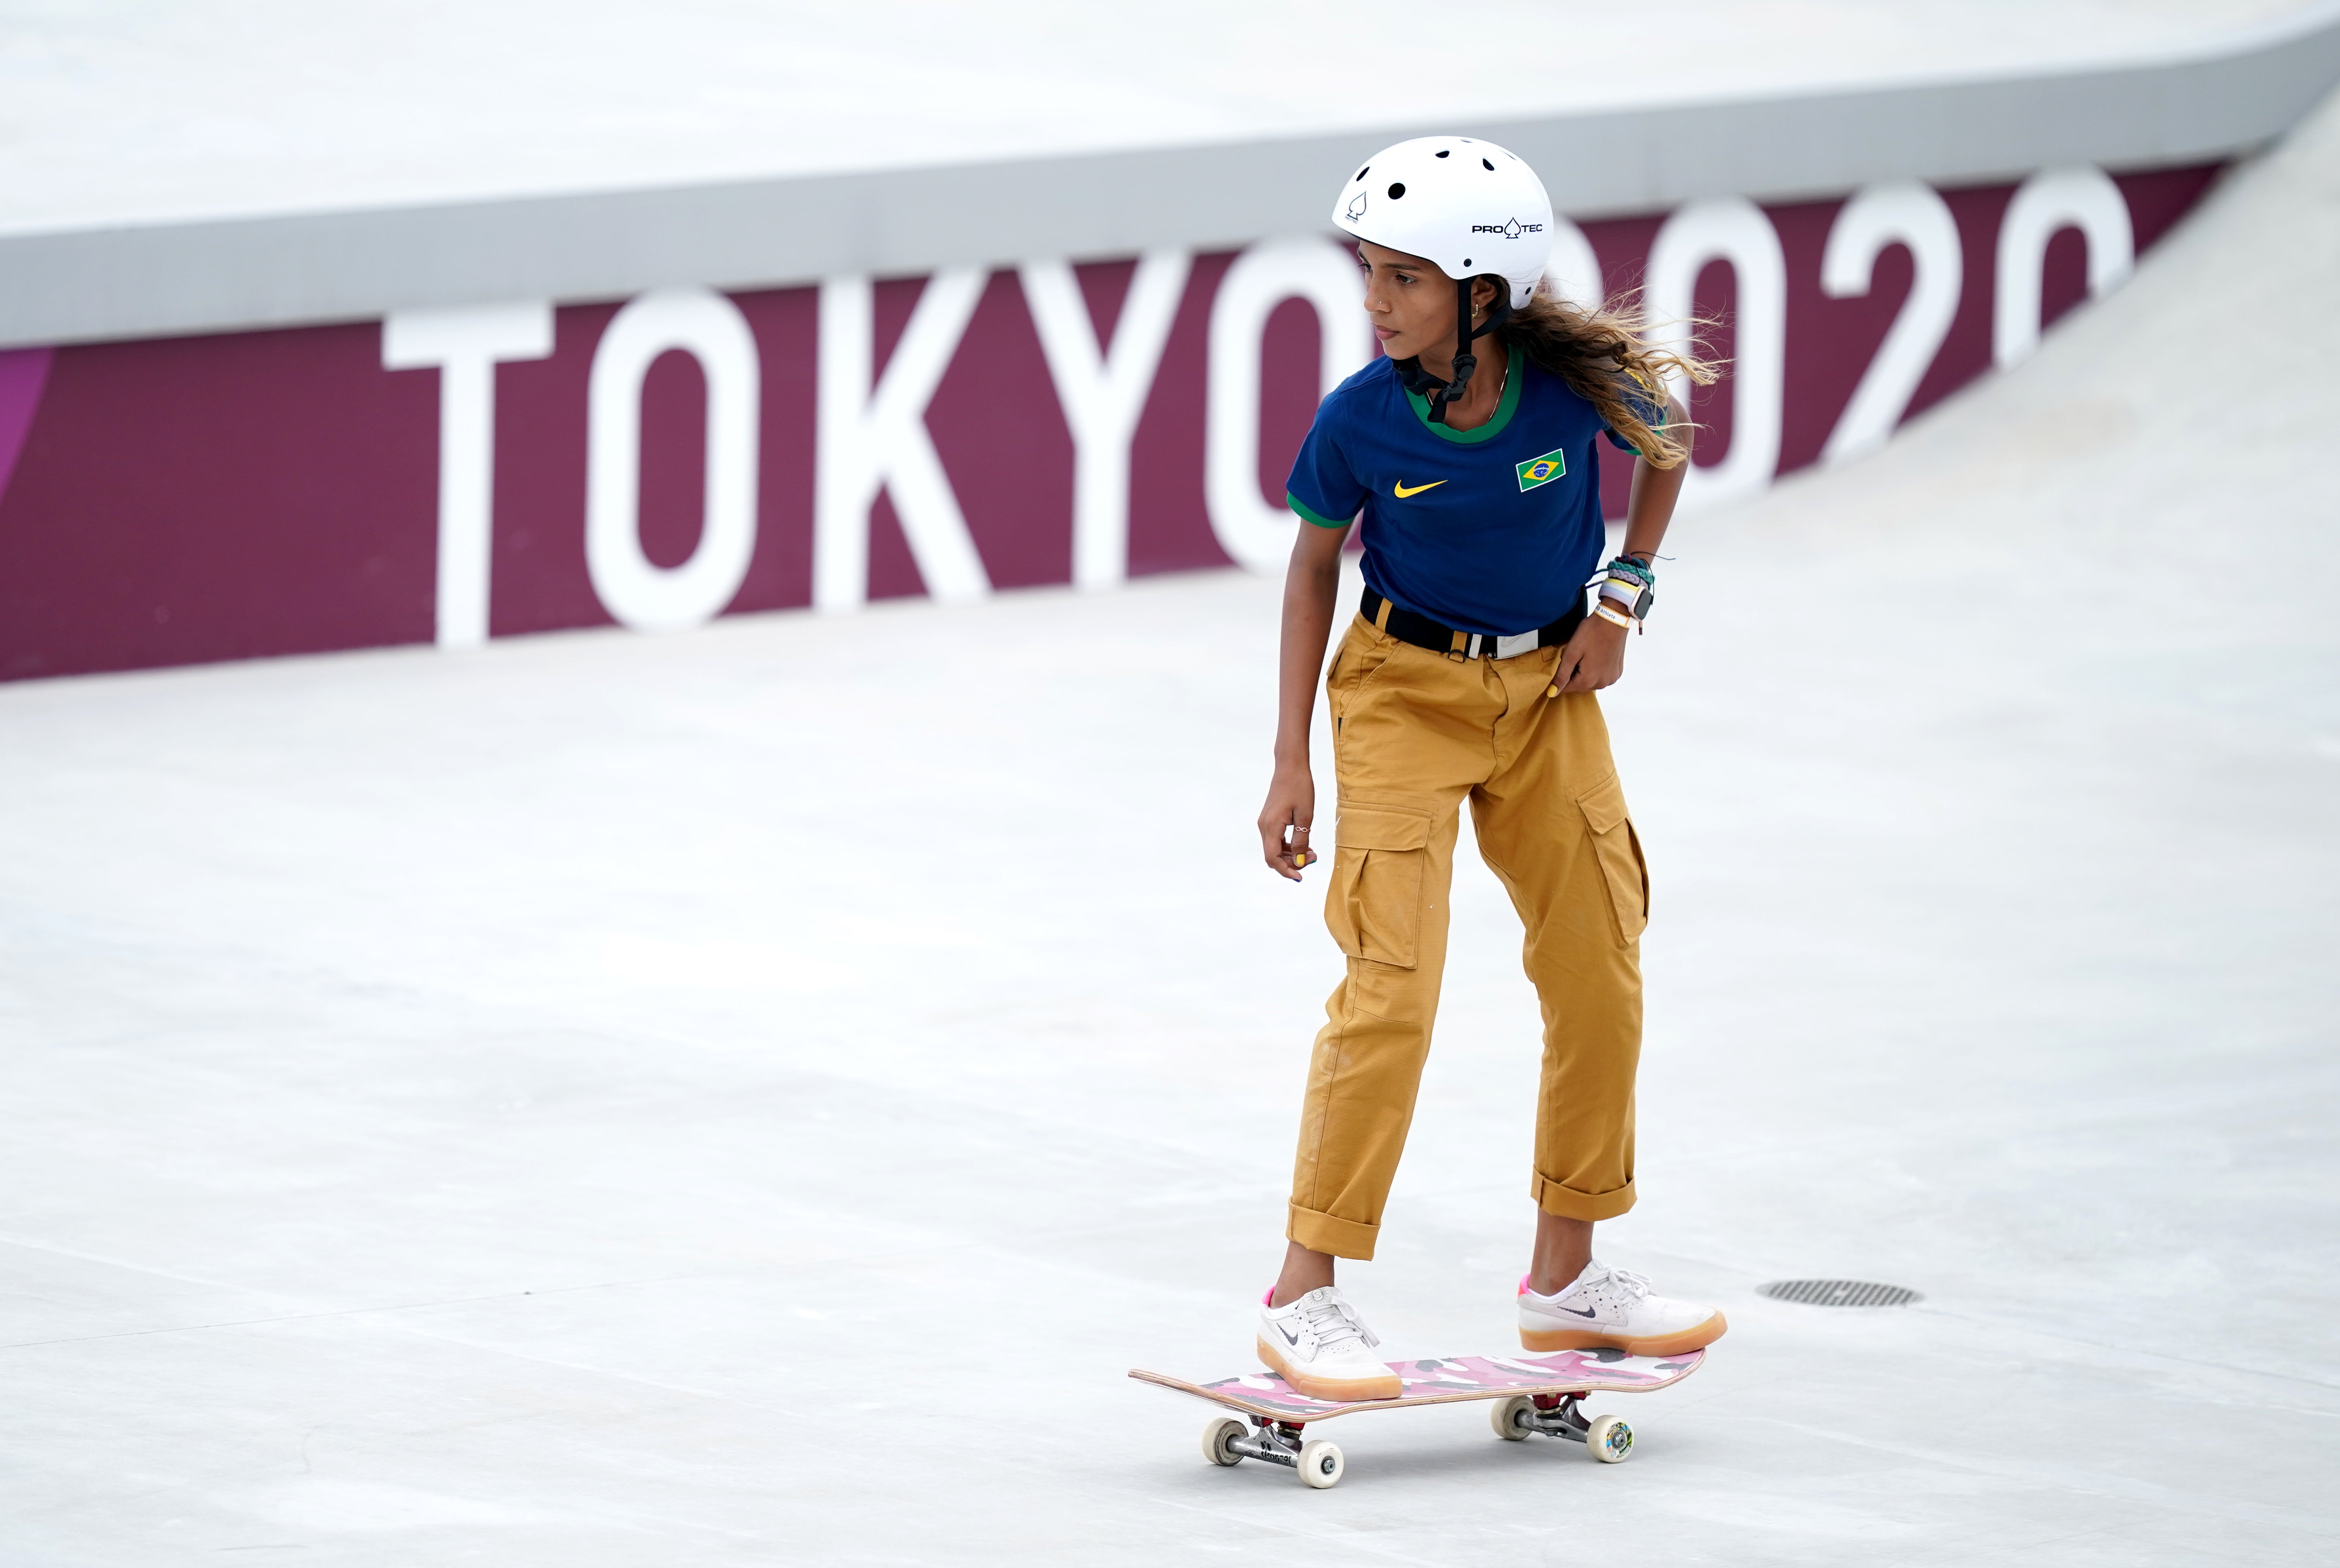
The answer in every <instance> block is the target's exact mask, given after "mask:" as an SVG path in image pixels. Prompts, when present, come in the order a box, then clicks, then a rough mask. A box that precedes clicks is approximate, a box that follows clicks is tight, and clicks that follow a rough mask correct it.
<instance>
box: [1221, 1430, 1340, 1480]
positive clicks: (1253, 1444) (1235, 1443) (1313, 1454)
mask: <svg viewBox="0 0 2340 1568" xmlns="http://www.w3.org/2000/svg"><path fill="white" fill-rule="evenodd" d="M1251 1424H1252V1431H1251V1432H1250V1433H1249V1434H1245V1433H1244V1424H1243V1423H1242V1422H1240V1421H1238V1420H1236V1419H1235V1418H1234V1416H1232V1415H1223V1416H1221V1417H1219V1419H1217V1420H1216V1421H1214V1422H1212V1423H1211V1424H1210V1425H1208V1426H1206V1427H1205V1428H1204V1429H1203V1457H1204V1458H1205V1459H1208V1460H1209V1461H1210V1462H1211V1463H1212V1464H1240V1463H1241V1462H1242V1461H1244V1460H1246V1459H1257V1460H1262V1461H1264V1462H1265V1463H1267V1464H1281V1465H1283V1466H1284V1467H1285V1468H1286V1469H1288V1470H1294V1471H1297V1472H1298V1473H1299V1475H1300V1479H1301V1481H1302V1482H1303V1484H1306V1485H1309V1486H1314V1487H1317V1488H1319V1489H1322V1488H1324V1487H1326V1486H1330V1485H1332V1484H1334V1483H1335V1482H1337V1481H1339V1480H1340V1479H1341V1473H1342V1471H1344V1470H1345V1469H1347V1468H1348V1465H1347V1464H1346V1462H1345V1461H1344V1460H1343V1458H1342V1457H1341V1450H1340V1447H1339V1446H1338V1445H1337V1444H1331V1443H1327V1442H1325V1441H1324V1440H1323V1439H1322V1438H1310V1437H1307V1436H1306V1435H1305V1434H1306V1431H1307V1424H1306V1423H1304V1422H1298V1421H1275V1420H1271V1419H1269V1418H1268V1417H1267V1416H1264V1415H1254V1416H1253V1417H1252V1418H1251Z"/></svg>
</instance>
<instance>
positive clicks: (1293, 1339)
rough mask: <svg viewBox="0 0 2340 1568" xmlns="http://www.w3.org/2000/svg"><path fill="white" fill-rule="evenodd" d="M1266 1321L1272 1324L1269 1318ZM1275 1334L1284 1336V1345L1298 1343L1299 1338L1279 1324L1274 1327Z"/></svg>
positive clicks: (1272, 1321) (1272, 1320)
mask: <svg viewBox="0 0 2340 1568" xmlns="http://www.w3.org/2000/svg"><path fill="white" fill-rule="evenodd" d="M1268 1321H1270V1322H1271V1323H1274V1319H1273V1318H1271V1319H1269V1320H1268ZM1275 1332H1276V1333H1278V1334H1280V1335H1284V1344H1286V1345H1298V1344H1299V1343H1300V1336H1299V1335H1296V1334H1294V1333H1293V1332H1291V1331H1290V1330H1289V1329H1287V1328H1285V1327H1284V1325H1282V1324H1280V1323H1278V1324H1276V1325H1275Z"/></svg>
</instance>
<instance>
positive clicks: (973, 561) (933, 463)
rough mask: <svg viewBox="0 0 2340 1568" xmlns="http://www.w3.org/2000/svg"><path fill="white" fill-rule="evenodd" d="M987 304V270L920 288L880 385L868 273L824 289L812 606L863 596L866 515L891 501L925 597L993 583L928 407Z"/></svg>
mask: <svg viewBox="0 0 2340 1568" xmlns="http://www.w3.org/2000/svg"><path fill="white" fill-rule="evenodd" d="M982 298H983V273H981V272H979V271H977V270H975V269H973V268H954V269H951V270H948V271H945V272H939V273H936V274H935V275H934V276H933V277H931V278H928V279H927V285H926V287H925V288H924V289H923V290H922V291H920V293H919V294H918V303H917V308H915V309H914V310H912V311H911V313H910V321H909V324H908V325H907V326H906V327H905V328H904V329H903V331H902V339H901V342H899V343H897V345H896V346H895V349H894V353H893V357H892V358H891V359H889V360H888V361H887V364H886V373H885V375H884V376H883V377H882V378H880V379H879V380H878V381H877V386H876V389H875V390H874V391H873V390H872V389H871V385H870V382H871V375H872V371H873V367H874V363H875V360H876V355H877V343H876V334H877V303H876V299H875V297H874V295H873V293H872V291H871V289H870V284H869V280H868V278H866V277H848V278H830V279H829V280H828V281H827V282H825V283H822V284H821V286H820V375H819V432H818V448H819V450H818V456H817V458H816V461H815V463H814V468H813V531H812V538H813V544H812V582H813V588H812V600H813V603H814V604H815V605H816V606H818V608H820V609H822V610H851V609H855V608H857V607H858V606H859V605H861V604H863V603H865V602H867V601H868V598H869V508H870V505H871V503H873V502H874V501H877V492H878V491H879V490H880V489H881V488H882V489H885V490H887V491H889V492H890V493H891V494H892V495H893V498H894V508H895V511H896V514H897V516H898V517H899V518H900V519H901V523H902V534H903V537H904V538H905V539H906V540H907V541H908V542H909V546H910V554H911V557H912V558H913V559H914V560H916V561H917V564H918V575H919V576H920V577H921V578H923V579H925V581H926V585H927V592H928V593H929V594H931V595H933V596H934V597H935V598H937V599H939V600H970V599H980V598H982V597H983V596H984V595H985V594H987V593H989V592H990V591H991V579H990V578H989V577H988V576H987V574H986V573H985V571H984V570H983V558H982V557H981V556H979V555H978V554H977V553H976V549H975V539H974V536H973V535H972V534H970V533H968V532H967V518H966V516H965V514H963V513H962V512H961V511H959V507H958V497H957V495H956V494H954V493H953V492H952V491H951V485H950V476H949V475H948V474H947V473H945V472H944V471H943V462H942V458H941V457H940V456H939V455H938V454H937V452H935V443H934V438H933V437H932V436H930V435H929V434H927V423H926V419H927V404H928V403H929V402H933V401H934V395H935V389H936V388H937V386H939V385H941V384H942V379H943V372H945V371H947V370H948V369H949V368H950V362H951V356H952V355H953V354H954V353H956V352H958V344H959V340H960V339H961V338H962V337H964V336H966V335H967V323H968V322H969V321H971V320H972V319H973V318H974V316H975V307H976V305H977V303H978V302H980V301H981V299H982Z"/></svg>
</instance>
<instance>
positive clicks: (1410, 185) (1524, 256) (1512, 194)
mask: <svg viewBox="0 0 2340 1568" xmlns="http://www.w3.org/2000/svg"><path fill="white" fill-rule="evenodd" d="M1333 222H1334V223H1335V224H1337V225H1339V226H1340V227H1341V228H1343V229H1344V230H1346V231H1347V232H1348V233H1352V234H1354V235H1356V236H1357V238H1359V239H1361V240H1371V241H1372V242H1373V243H1374V244H1377V245H1386V246H1388V247H1389V248H1390V249H1391V250H1393V251H1403V252H1404V253H1406V254H1408V255H1410V256H1420V257H1422V258H1423V260H1425V261H1430V262H1435V263H1437V264H1438V270H1439V271H1440V272H1443V273H1445V274H1446V275H1447V276H1448V277H1450V278H1453V279H1454V280H1455V281H1456V282H1457V283H1467V282H1468V281H1470V280H1471V279H1472V278H1475V277H1481V276H1483V275H1485V274H1487V273H1493V274H1494V275H1495V276H1497V277H1500V278H1502V280H1503V281H1504V282H1505V283H1509V284H1511V286H1512V298H1511V308H1512V310H1517V309H1519V308H1520V307H1521V306H1522V305H1523V304H1526V303H1528V296H1529V295H1531V294H1532V293H1535V286H1536V280H1537V279H1539V278H1541V277H1542V276H1543V268H1544V263H1546V262H1547V261H1549V260H1551V258H1552V198H1551V197H1550V196H1548V195H1546V194H1544V189H1543V182H1542V180H1539V179H1537V178H1536V175H1535V171H1534V170H1533V169H1531V168H1529V167H1528V166H1527V165H1526V164H1523V163H1522V162H1521V161H1520V160H1519V159H1518V158H1517V157H1516V156H1514V155H1513V154H1510V153H1507V152H1505V151H1503V149H1502V148H1501V147H1498V146H1497V145H1495V144H1494V143H1492V142H1474V141H1472V139H1471V138H1470V137H1468V136H1417V137H1415V138H1414V139H1413V141H1411V142H1400V143H1399V144H1397V145H1396V146H1394V147H1384V148H1383V149H1382V150H1381V151H1380V152H1378V153H1376V154H1373V158H1372V160H1371V161H1370V162H1368V163H1367V164H1365V166H1364V167H1363V168H1362V169H1359V170H1358V171H1357V174H1356V177H1355V178H1354V179H1353V180H1351V181H1350V182H1349V183H1348V184H1347V185H1345V186H1344V187H1343V188H1342V191H1341V199H1340V200H1339V201H1338V202H1337V203H1334V207H1333Z"/></svg>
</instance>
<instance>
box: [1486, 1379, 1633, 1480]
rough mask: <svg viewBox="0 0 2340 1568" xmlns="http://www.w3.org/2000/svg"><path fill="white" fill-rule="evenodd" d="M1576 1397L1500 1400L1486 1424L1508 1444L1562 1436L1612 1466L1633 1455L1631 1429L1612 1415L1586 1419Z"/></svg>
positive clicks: (1533, 1396) (1525, 1396) (1528, 1396)
mask: <svg viewBox="0 0 2340 1568" xmlns="http://www.w3.org/2000/svg"><path fill="white" fill-rule="evenodd" d="M1582 1397H1583V1396H1582V1395H1581V1394H1517V1395H1514V1396H1513V1397H1512V1398H1510V1399H1506V1400H1503V1401H1502V1403H1500V1404H1497V1405H1496V1406H1495V1407H1494V1408H1493V1409H1492V1410H1490V1411H1489V1412H1487V1424H1489V1425H1490V1426H1492V1427H1493V1428H1494V1429H1495V1435H1496V1436H1498V1437H1500V1438H1502V1439H1503V1440H1504V1441H1505V1442H1507V1443H1524V1442H1526V1441H1527V1440H1528V1438H1529V1436H1530V1435H1531V1434H1536V1433H1542V1434H1543V1435H1544V1436H1546V1437H1564V1438H1566V1439H1568V1441H1570V1442H1571V1443H1581V1444H1584V1446H1585V1448H1586V1449H1587V1450H1588V1451H1590V1452H1591V1455H1592V1457H1593V1458H1595V1459H1598V1460H1601V1461H1602V1462H1603V1463H1605V1464H1616V1463H1617V1462H1618V1461H1619V1460H1621V1459H1622V1458H1624V1457H1625V1456H1626V1455H1627V1454H1631V1453H1632V1452H1633V1429H1632V1428H1631V1427H1630V1426H1628V1425H1626V1424H1625V1423H1624V1422H1623V1420H1621V1418H1619V1417H1617V1416H1614V1415H1596V1416H1594V1417H1593V1418H1592V1419H1591V1420H1589V1421H1588V1420H1586V1419H1585V1417H1584V1413H1583V1412H1582V1411H1581V1410H1579V1409H1578V1408H1577V1406H1576V1402H1577V1401H1578V1400H1579V1399H1581V1398H1582Z"/></svg>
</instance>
